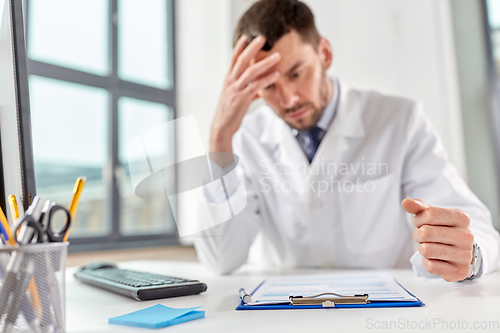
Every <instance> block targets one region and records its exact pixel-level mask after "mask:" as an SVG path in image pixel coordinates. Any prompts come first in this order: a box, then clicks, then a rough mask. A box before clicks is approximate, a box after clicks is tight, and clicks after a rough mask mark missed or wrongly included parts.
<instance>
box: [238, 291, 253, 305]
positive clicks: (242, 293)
mask: <svg viewBox="0 0 500 333" xmlns="http://www.w3.org/2000/svg"><path fill="white" fill-rule="evenodd" d="M240 299H241V301H242V302H243V303H245V304H248V303H250V302H251V301H252V296H251V295H250V294H249V293H247V292H246V291H245V289H243V288H240Z"/></svg>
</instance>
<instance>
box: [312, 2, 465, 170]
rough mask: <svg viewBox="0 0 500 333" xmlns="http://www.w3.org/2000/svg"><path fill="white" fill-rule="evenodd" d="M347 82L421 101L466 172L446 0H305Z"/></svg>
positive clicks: (452, 156) (336, 68) (334, 69)
mask: <svg viewBox="0 0 500 333" xmlns="http://www.w3.org/2000/svg"><path fill="white" fill-rule="evenodd" d="M306 3H308V4H309V5H310V7H311V8H312V10H313V12H314V14H315V16H316V22H317V26H318V29H319V32H320V34H322V35H323V36H325V37H327V38H328V39H329V40H330V42H331V43H332V46H333V50H334V55H335V59H334V64H333V67H332V69H331V71H332V73H335V74H336V75H339V76H341V77H342V78H343V79H345V80H346V81H347V82H348V83H349V84H350V85H352V86H355V87H360V88H367V89H376V90H379V91H382V92H384V93H388V94H394V95H399V96H405V97H409V98H412V99H416V100H419V101H421V102H422V103H423V104H424V108H425V111H426V113H427V115H428V116H429V118H430V120H431V121H432V123H433V124H434V126H435V127H436V129H437V130H438V132H439V133H440V135H441V138H442V140H443V143H444V146H445V147H446V149H447V151H448V153H449V157H450V159H451V161H452V162H453V163H454V164H455V166H456V167H457V168H458V170H459V172H460V174H461V175H462V176H463V177H464V178H465V177H466V175H467V172H466V171H467V170H466V164H465V157H464V144H463V132H462V118H461V111H460V103H459V101H460V99H459V90H458V83H457V82H458V79H457V70H456V59H455V50H454V44H453V26H452V21H451V8H450V4H449V1H448V0H405V1H400V0H377V1H373V0H329V1H322V0H306Z"/></svg>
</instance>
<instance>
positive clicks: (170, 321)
mask: <svg viewBox="0 0 500 333" xmlns="http://www.w3.org/2000/svg"><path fill="white" fill-rule="evenodd" d="M199 308H201V306H198V307H195V308H186V309H174V308H169V307H168V306H165V305H161V304H156V305H154V306H151V307H149V308H146V309H142V310H139V311H135V312H131V313H128V314H126V315H123V316H118V317H114V318H109V319H108V323H110V324H116V325H124V326H134V327H145V328H160V327H165V326H172V325H175V324H180V323H183V322H185V321H190V320H194V319H199V318H203V317H205V311H194V310H196V309H199Z"/></svg>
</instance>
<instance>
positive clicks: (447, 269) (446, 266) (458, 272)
mask: <svg viewBox="0 0 500 333" xmlns="http://www.w3.org/2000/svg"><path fill="white" fill-rule="evenodd" d="M422 264H423V265H424V267H425V268H426V269H427V271H428V272H429V273H431V274H434V275H439V276H441V277H442V278H443V279H444V280H445V281H447V282H454V281H460V280H463V279H465V278H466V277H467V275H469V269H470V267H469V266H468V265H456V264H452V263H449V262H446V261H442V260H436V259H427V258H422Z"/></svg>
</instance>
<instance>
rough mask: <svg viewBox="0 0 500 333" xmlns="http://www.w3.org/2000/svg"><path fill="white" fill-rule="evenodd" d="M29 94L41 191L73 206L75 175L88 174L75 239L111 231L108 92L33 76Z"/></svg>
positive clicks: (37, 182) (38, 182)
mask: <svg viewBox="0 0 500 333" xmlns="http://www.w3.org/2000/svg"><path fill="white" fill-rule="evenodd" d="M30 95H31V117H32V132H33V154H34V159H35V179H36V188H37V194H38V195H39V196H41V197H42V198H44V199H50V200H52V201H55V202H57V203H60V204H63V205H64V206H68V205H69V203H70V201H71V197H72V192H73V185H74V184H75V180H76V178H77V177H78V176H86V177H87V183H86V184H85V188H84V189H83V192H82V195H81V197H80V204H79V206H78V210H77V212H76V215H75V220H74V221H73V223H72V226H71V236H70V237H86V236H102V235H105V234H108V233H109V232H110V230H111V224H110V223H109V222H110V220H109V219H108V218H107V216H109V214H107V206H106V202H107V190H106V185H105V179H104V178H103V171H104V169H105V166H106V164H107V161H108V148H107V147H108V120H107V119H108V116H107V115H108V103H109V101H108V93H107V91H106V90H104V89H99V88H93V87H89V86H84V85H79V84H74V83H68V82H64V81H59V80H54V79H47V78H43V77H38V76H30Z"/></svg>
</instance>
